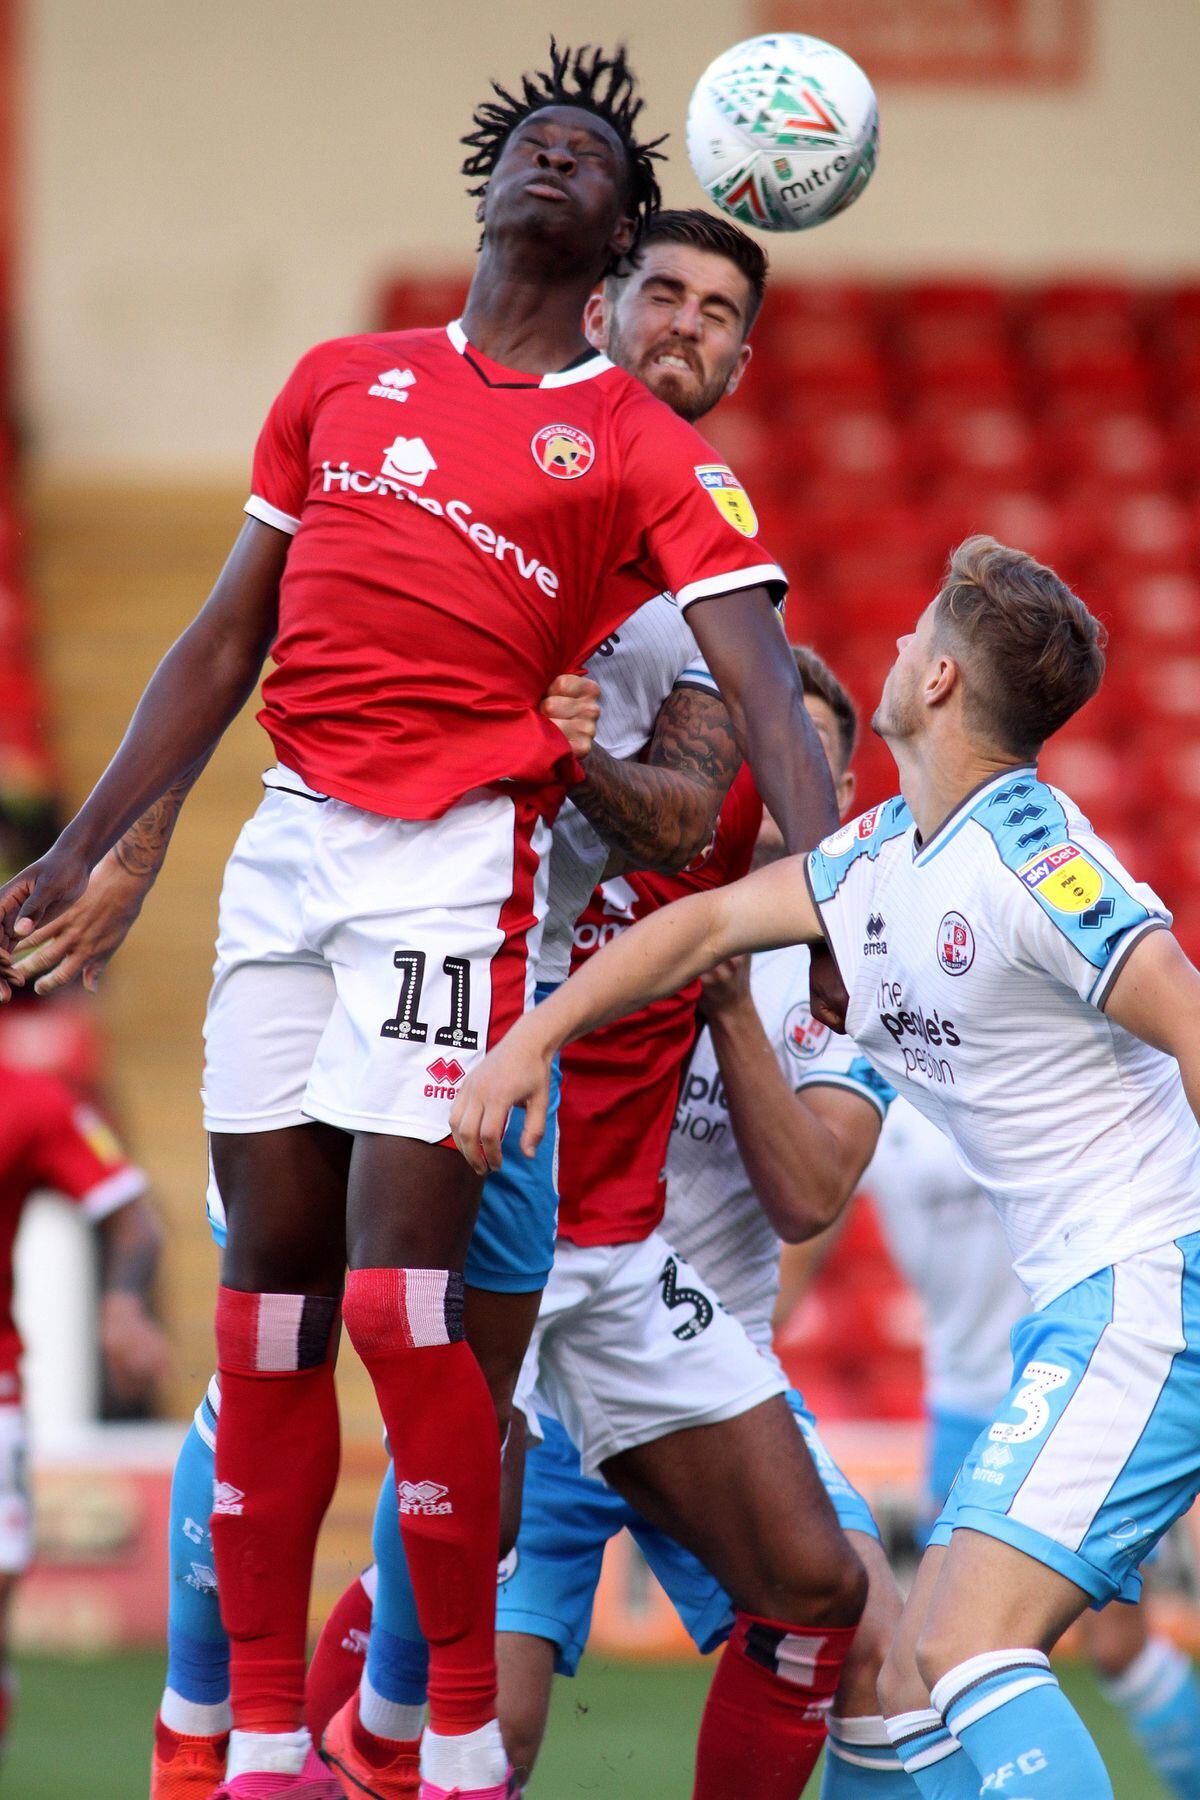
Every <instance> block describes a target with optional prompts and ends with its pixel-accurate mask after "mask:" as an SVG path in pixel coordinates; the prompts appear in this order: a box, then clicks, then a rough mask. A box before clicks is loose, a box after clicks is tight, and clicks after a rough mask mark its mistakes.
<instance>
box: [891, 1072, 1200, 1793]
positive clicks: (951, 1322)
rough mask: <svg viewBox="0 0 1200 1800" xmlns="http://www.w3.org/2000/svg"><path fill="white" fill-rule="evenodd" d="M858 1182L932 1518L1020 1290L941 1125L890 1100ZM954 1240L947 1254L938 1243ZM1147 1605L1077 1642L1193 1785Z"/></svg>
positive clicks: (1170, 1650)
mask: <svg viewBox="0 0 1200 1800" xmlns="http://www.w3.org/2000/svg"><path fill="white" fill-rule="evenodd" d="M867 1186H868V1188H869V1190H870V1194H871V1198H872V1200H873V1201H874V1203H875V1211H876V1213H877V1215H878V1217H879V1219H880V1222H881V1224H882V1226H883V1230H884V1235H885V1237H886V1239H887V1243H888V1248H889V1249H890V1250H891V1252H892V1255H893V1257H894V1258H895V1260H896V1263H897V1265H898V1266H899V1268H900V1271H901V1273H902V1274H903V1275H904V1277H905V1279H906V1280H907V1281H908V1283H909V1285H910V1286H911V1287H912V1288H913V1290H914V1292H915V1293H916V1294H917V1296H918V1298H919V1300H920V1302H921V1310H922V1313H923V1315H924V1328H925V1329H924V1338H925V1342H924V1349H925V1409H926V1415H927V1424H926V1444H925V1487H926V1496H927V1504H928V1506H929V1508H930V1510H929V1511H928V1513H927V1519H929V1520H931V1519H932V1518H934V1517H936V1515H937V1514H938V1513H939V1512H940V1511H941V1508H942V1506H943V1504H944V1503H945V1499H946V1496H947V1494H948V1493H949V1491H950V1488H951V1487H952V1485H953V1483H954V1479H955V1477H956V1476H957V1474H958V1471H959V1469H960V1468H961V1466H962V1464H963V1462H964V1461H965V1459H966V1458H967V1456H968V1455H969V1454H970V1451H971V1448H972V1446H973V1445H974V1443H975V1440H976V1439H977V1438H978V1437H979V1436H980V1434H981V1432H983V1431H985V1430H986V1429H987V1428H988V1426H989V1425H990V1423H991V1420H992V1418H993V1416H994V1415H995V1412H996V1408H997V1406H998V1405H999V1403H1000V1401H1001V1400H1002V1399H1003V1397H1004V1395H1005V1394H1006V1393H1007V1392H1008V1389H1009V1386H1010V1384H1011V1378H1012V1352H1011V1350H1010V1348H1009V1338H1010V1335H1011V1332H1012V1328H1013V1326H1014V1325H1015V1324H1016V1322H1017V1320H1018V1319H1021V1318H1023V1317H1024V1316H1025V1314H1026V1313H1027V1312H1028V1310H1029V1297H1028V1295H1027V1294H1026V1292H1025V1290H1024V1288H1023V1287H1022V1286H1021V1284H1020V1282H1019V1281H1018V1280H1017V1278H1016V1276H1015V1275H1014V1274H1013V1273H1012V1270H1011V1268H1010V1266H1009V1261H1008V1254H1007V1245H1006V1243H1005V1241H1004V1232H1003V1229H1002V1228H1001V1225H1000V1221H999V1219H998V1218H997V1217H996V1214H995V1211H994V1210H993V1208H992V1207H991V1206H989V1205H988V1203H987V1199H986V1196H985V1195H984V1194H983V1193H982V1191H981V1190H980V1189H979V1188H978V1187H976V1186H975V1184H974V1183H973V1182H971V1181H970V1180H968V1178H967V1177H966V1176H965V1175H964V1174H963V1171H962V1169H961V1168H960V1167H959V1163H958V1159H957V1158H956V1156H955V1154H954V1150H953V1147H952V1145H951V1143H950V1141H949V1139H948V1138H947V1137H945V1136H944V1135H943V1134H942V1132H940V1131H939V1130H938V1129H937V1128H936V1126H934V1125H931V1124H930V1123H929V1121H928V1120H927V1119H926V1118H924V1117H923V1116H922V1115H921V1114H920V1113H919V1112H917V1111H916V1109H915V1108H914V1107H912V1106H909V1105H907V1104H906V1103H905V1102H903V1101H899V1102H897V1103H896V1105H894V1106H893V1107H892V1108H891V1110H890V1112H889V1113H888V1116H887V1122H886V1123H885V1125H884V1127H883V1130H882V1132H881V1133H880V1137H879V1145H878V1148H877V1150H876V1152H875V1155H874V1157H873V1158H872V1160H871V1167H870V1170H869V1172H868V1176H867ZM947 1244H953V1246H954V1254H953V1256H947V1255H946V1254H945V1246H946V1245H947ZM1147 1611H1148V1609H1147V1605H1146V1603H1145V1601H1144V1599H1143V1600H1142V1601H1139V1603H1138V1604H1137V1605H1136V1606H1110V1607H1106V1608H1105V1609H1104V1610H1103V1611H1102V1612H1093V1613H1089V1614H1085V1615H1084V1617H1083V1619H1082V1620H1081V1621H1080V1623H1081V1625H1082V1626H1083V1627H1085V1630H1084V1633H1083V1653H1084V1655H1085V1656H1086V1657H1087V1659H1088V1661H1089V1662H1090V1663H1091V1664H1092V1666H1093V1668H1094V1669H1095V1670H1096V1673H1097V1675H1098V1677H1099V1681H1100V1686H1101V1690H1102V1692H1103V1693H1104V1695H1105V1698H1106V1699H1107V1700H1109V1701H1110V1702H1111V1704H1112V1705H1113V1706H1115V1707H1117V1708H1118V1709H1119V1710H1120V1712H1121V1713H1122V1715H1123V1716H1124V1718H1125V1721H1126V1723H1127V1725H1128V1726H1129V1728H1130V1730H1131V1731H1132V1732H1133V1734H1134V1736H1135V1737H1136V1738H1137V1740H1138V1742H1139V1743H1140V1745H1141V1747H1142V1749H1143V1751H1144V1752H1145V1754H1146V1756H1147V1758H1148V1760H1149V1762H1150V1765H1151V1767H1152V1768H1153V1769H1154V1771H1155V1773H1156V1774H1157V1776H1158V1777H1159V1780H1160V1781H1161V1782H1162V1783H1163V1785H1164V1786H1165V1787H1166V1788H1168V1789H1169V1790H1170V1792H1171V1793H1173V1794H1175V1795H1176V1796H1177V1797H1178V1800H1197V1797H1198V1796H1200V1684H1198V1683H1197V1680H1196V1675H1195V1672H1194V1670H1193V1668H1192V1664H1191V1659H1190V1658H1189V1657H1188V1656H1187V1655H1186V1654H1185V1653H1184V1652H1183V1651H1182V1650H1179V1649H1177V1648H1176V1646H1175V1645H1174V1644H1173V1643H1172V1642H1171V1640H1170V1639H1169V1638H1168V1637H1166V1636H1165V1635H1164V1634H1163V1633H1162V1632H1159V1631H1155V1629H1154V1627H1153V1625H1152V1623H1151V1621H1150V1619H1149V1618H1148V1616H1147Z"/></svg>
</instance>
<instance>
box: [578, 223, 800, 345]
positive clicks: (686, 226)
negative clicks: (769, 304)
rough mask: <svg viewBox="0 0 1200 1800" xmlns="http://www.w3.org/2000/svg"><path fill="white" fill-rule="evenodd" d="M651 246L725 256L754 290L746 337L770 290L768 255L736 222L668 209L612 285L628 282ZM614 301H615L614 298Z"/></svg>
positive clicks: (617, 270)
mask: <svg viewBox="0 0 1200 1800" xmlns="http://www.w3.org/2000/svg"><path fill="white" fill-rule="evenodd" d="M651 244H690V245H691V246H692V248H693V249H696V250H709V251H711V252H712V253H713V255H714V256H724V257H727V258H728V259H729V261H730V262H731V263H733V264H734V265H735V266H736V267H737V268H739V269H740V270H741V271H742V274H743V275H744V276H745V277H746V281H747V283H748V285H749V288H750V305H749V308H748V310H747V313H746V330H745V335H746V336H747V337H749V335H750V327H751V326H752V325H753V324H754V321H755V319H757V317H758V313H759V308H760V307H761V306H762V303H763V295H764V294H765V293H766V290H767V266H768V265H767V253H766V251H765V250H764V249H763V247H762V245H761V244H760V243H758V242H757V241H756V240H755V239H754V238H752V237H751V236H750V234H749V232H747V231H743V230H742V228H741V226H740V225H735V224H734V222H733V220H732V219H723V218H720V217H719V216H718V215H717V214H715V213H709V212H705V211H704V210H703V209H702V208H701V207H699V206H688V207H664V208H663V210H662V211H661V212H656V213H654V214H653V215H652V216H651V218H650V219H649V220H648V221H647V223H646V228H645V230H644V231H643V232H642V235H641V237H640V238H639V239H638V241H637V243H636V244H635V246H634V247H633V249H632V250H630V251H629V252H628V253H627V254H626V255H625V256H623V257H622V258H621V261H620V263H619V264H618V265H617V267H616V268H615V269H613V270H611V271H610V272H609V282H610V283H614V282H617V281H624V280H626V279H627V278H628V277H629V276H630V275H632V274H633V272H634V270H635V269H636V268H637V266H638V263H639V262H640V260H641V256H642V252H643V251H644V250H646V249H647V248H648V247H649V246H650V245H651ZM610 298H615V296H612V295H611V294H610Z"/></svg>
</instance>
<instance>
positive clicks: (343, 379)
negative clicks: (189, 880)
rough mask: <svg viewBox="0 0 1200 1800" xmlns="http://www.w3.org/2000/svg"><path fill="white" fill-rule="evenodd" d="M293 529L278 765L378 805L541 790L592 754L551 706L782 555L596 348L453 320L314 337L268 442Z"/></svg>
mask: <svg viewBox="0 0 1200 1800" xmlns="http://www.w3.org/2000/svg"><path fill="white" fill-rule="evenodd" d="M246 510H247V512H248V513H250V514H251V515H252V516H253V517H254V518H256V519H260V520H262V521H263V522H265V523H266V524H268V525H273V526H275V527H277V528H278V529H279V530H281V531H287V532H290V533H293V534H294V536H295V542H294V544H293V545H292V547H291V549H290V551H289V554H288V559H287V565H286V569H285V571H284V577H283V584H282V589H281V593H280V616H279V632H278V636H277V638H276V641H275V643H274V645H273V647H272V652H271V654H272V656H273V657H274V660H275V664H276V667H275V669H274V671H273V673H272V674H270V675H269V676H268V678H267V680H266V683H265V685H264V688H263V709H262V711H261V713H260V714H259V718H260V720H261V721H262V723H263V725H264V726H265V727H266V729H267V731H268V732H269V734H270V736H271V739H272V741H273V743H274V745H275V748H276V751H277V752H278V755H279V758H280V760H281V761H282V762H284V763H286V764H288V765H289V766H290V767H292V768H294V769H295V770H296V771H297V772H298V773H299V774H300V775H302V776H303V777H304V779H305V780H306V781H307V782H309V783H310V785H311V786H313V787H315V788H318V789H320V790H321V791H322V792H324V793H328V794H333V795H334V796H336V797H337V798H338V799H341V800H346V801H349V802H351V803H352V804H353V805H355V806H361V807H363V808H365V809H366V810H368V811H372V812H380V813H385V814H388V815H390V816H392V817H396V818H408V819H426V818H436V817H437V816H438V815H439V814H440V813H443V812H445V810H446V809H447V807H449V806H452V805H453V804H454V802H455V801H457V800H459V799H460V798H461V797H462V796H463V794H465V793H467V792H468V791H469V790H470V789H471V788H475V787H480V786H483V785H485V784H488V783H493V782H498V781H511V782H518V783H521V784H524V785H526V786H528V787H530V788H533V789H537V790H540V791H541V792H542V793H543V794H544V795H545V806H546V810H548V811H549V810H552V809H553V807H555V806H557V804H558V800H559V798H560V797H561V793H562V790H563V788H564V786H565V785H566V784H567V783H569V782H571V781H574V780H577V779H578V770H577V765H576V764H575V762H574V759H573V757H572V756H571V753H570V751H569V750H568V749H567V746H566V744H565V742H564V739H563V735H562V733H561V732H560V731H559V730H558V728H557V727H556V726H554V725H552V724H551V723H550V722H549V721H548V720H546V719H544V718H543V717H542V716H541V714H540V712H539V711H538V706H539V702H540V701H541V699H542V696H543V694H544V693H545V691H546V689H547V687H548V686H549V685H550V683H551V681H552V680H553V679H554V677H555V676H556V675H560V674H562V673H564V672H565V671H568V670H571V669H575V668H578V667H579V666H581V665H582V663H583V662H584V660H585V658H586V657H587V656H588V655H589V654H590V653H591V651H592V650H593V649H594V648H595V646H596V645H597V644H598V643H600V642H601V641H602V640H603V639H604V638H605V637H607V636H608V634H609V633H610V632H611V631H613V630H615V628H616V627H617V626H618V625H620V624H621V622H622V621H623V620H624V619H625V618H627V617H628V615H629V614H630V613H631V612H633V611H634V610H635V609H636V608H637V607H638V606H639V605H641V603H642V602H643V601H644V600H645V599H646V598H647V597H648V596H649V595H650V594H653V593H657V592H659V591H660V590H662V589H664V588H668V589H670V590H672V591H673V592H674V594H675V595H676V597H677V599H678V601H679V604H680V605H681V606H683V607H687V606H688V605H689V604H691V602H692V601H694V600H702V599H705V598H706V597H708V596H711V595H715V594H720V593H723V592H727V591H734V590H736V589H739V588H745V587H752V586H755V585H757V584H759V583H766V584H768V585H769V586H771V587H772V588H773V589H774V590H775V591H776V592H777V593H779V592H782V589H783V587H784V585H785V584H784V579H783V575H782V573H781V571H780V569H779V568H778V566H777V564H776V563H775V562H774V560H773V559H772V557H771V556H770V554H769V553H768V552H767V551H766V550H764V549H763V547H762V545H761V544H759V543H758V542H757V541H756V536H757V531H758V525H757V520H756V519H755V516H754V511H753V508H752V507H751V505H750V502H749V500H748V499H747V497H746V495H745V494H744V493H743V491H742V489H741V488H740V487H739V486H738V483H737V479H736V477H735V476H734V475H733V474H732V472H731V471H730V470H729V469H727V468H726V467H725V466H724V465H723V464H722V463H721V462H720V460H719V459H718V458H717V456H716V454H715V452H714V451H712V450H711V449H710V448H709V446H708V445H707V444H706V443H705V442H704V440H703V438H701V437H700V436H699V435H698V433H697V432H696V431H694V430H693V428H692V427H691V426H690V425H688V424H686V423H685V422H684V421H683V420H682V419H678V418H676V416H675V414H674V413H673V412H671V410H670V409H669V407H666V406H664V405H663V404H662V402H661V401H659V400H656V399H655V398H654V396H653V395H652V394H651V393H649V391H648V390H647V389H646V388H644V387H643V386H642V384H641V383H640V382H638V381H635V380H634V379H633V377H632V376H630V375H627V374H625V372H624V371H623V370H622V369H618V368H617V367H616V366H615V365H614V364H613V363H611V362H609V360H608V358H607V357H605V356H601V355H600V354H598V353H597V354H594V355H592V356H589V357H586V358H585V359H583V360H582V361H581V362H579V363H578V364H577V365H575V366H574V367H572V368H569V369H565V370H562V371H561V372H559V373H556V374H550V375H543V376H540V377H539V376H537V375H529V374H521V373H518V372H516V371H514V370H511V369H505V368H503V367H501V365H500V364H498V363H494V362H492V361H491V360H490V359H489V358H487V357H485V356H483V355H481V354H480V352H478V351H477V350H475V349H474V348H473V347H472V346H471V345H470V344H468V342H467V340H466V338H465V336H464V335H463V332H462V329H461V327H460V326H459V325H458V324H457V323H456V324H453V325H450V326H448V327H446V328H445V329H439V330H436V331H398V332H380V333H375V334H372V335H370V336H366V337H356V338H342V339H339V340H337V341H335V342H333V343H328V344H321V345H318V347H317V348H316V349H315V350H311V351H310V352H309V353H308V355H307V356H305V357H303V358H302V359H301V361H300V363H299V364H298V365H297V367H296V370H295V372H294V373H293V375H292V376H291V379H290V380H289V381H288V383H287V385H286V386H285V387H284V389H283V391H282V393H281V394H280V396H279V398H278V399H277V400H276V402H275V404H274V406H273V407H272V408H271V412H270V414H269V416H268V418H267V422H266V424H265V426H264V427H263V431H262V435H261V436H260V438H259V442H258V448H257V451H256V453H255V458H254V476H253V493H252V495H251V497H250V499H249V501H248V502H247V505H246Z"/></svg>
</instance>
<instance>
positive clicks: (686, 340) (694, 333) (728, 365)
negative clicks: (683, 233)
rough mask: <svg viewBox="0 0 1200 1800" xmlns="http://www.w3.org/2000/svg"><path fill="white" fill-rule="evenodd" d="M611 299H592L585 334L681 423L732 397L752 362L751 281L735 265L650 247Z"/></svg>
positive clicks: (698, 253) (710, 255) (709, 254)
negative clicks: (749, 339) (749, 341)
mask: <svg viewBox="0 0 1200 1800" xmlns="http://www.w3.org/2000/svg"><path fill="white" fill-rule="evenodd" d="M613 285H615V288H616V298H615V300H614V301H611V302H610V301H609V300H608V298H607V297H606V296H605V295H594V296H593V298H592V299H591V300H590V301H589V302H588V310H587V313H586V315H585V322H584V328H585V330H586V331H587V334H588V337H589V338H590V339H591V341H592V343H593V344H595V345H596V347H597V348H598V349H601V350H607V352H608V354H609V355H610V356H611V357H612V359H613V361H614V362H616V363H620V365H621V367H622V368H623V369H627V370H628V371H629V373H630V374H631V375H636V376H637V378H638V380H639V381H644V382H645V384H646V386H647V387H648V388H649V389H650V391H651V393H654V394H657V395H658V398H659V399H660V400H663V401H665V402H666V404H667V405H668V406H669V407H670V408H671V410H672V411H673V412H677V413H679V414H680V416H681V417H682V418H685V419H699V418H702V417H703V415H704V414H705V413H706V412H711V410H712V408H713V407H714V406H715V405H716V404H717V402H718V400H720V399H722V398H723V396H724V395H726V394H732V393H733V391H734V389H735V388H736V387H737V385H738V382H739V381H740V380H741V378H742V371H743V370H744V369H745V367H746V364H747V363H748V362H749V360H750V346H749V344H747V343H746V341H745V337H746V330H747V327H748V323H749V317H750V305H751V292H750V283H749V282H748V281H747V279H746V277H745V276H744V275H743V274H742V271H741V270H740V269H739V268H738V266H737V264H736V263H732V262H730V261H729V259H728V257H725V256H719V255H717V253H716V252H715V251H712V250H700V249H697V248H695V247H694V246H693V245H691V244H669V243H657V244H648V245H647V246H646V248H645V250H643V251H642V252H641V254H640V256H639V258H638V263H637V267H636V268H635V269H634V271H633V273H632V274H631V275H628V276H627V277H626V278H625V279H624V280H622V281H620V282H617V283H615V284H613Z"/></svg>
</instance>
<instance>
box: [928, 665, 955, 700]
mask: <svg viewBox="0 0 1200 1800" xmlns="http://www.w3.org/2000/svg"><path fill="white" fill-rule="evenodd" d="M961 679H962V671H961V670H960V668H959V666H958V664H957V663H956V662H955V660H954V658H953V657H952V656H939V657H938V659H937V661H936V662H935V663H934V664H933V666H932V668H931V669H930V671H929V674H928V675H927V677H926V679H925V704H926V705H927V706H944V705H945V703H946V701H947V700H948V699H949V698H950V696H951V694H953V693H954V692H955V690H956V689H957V687H958V685H959V682H960V681H961Z"/></svg>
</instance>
